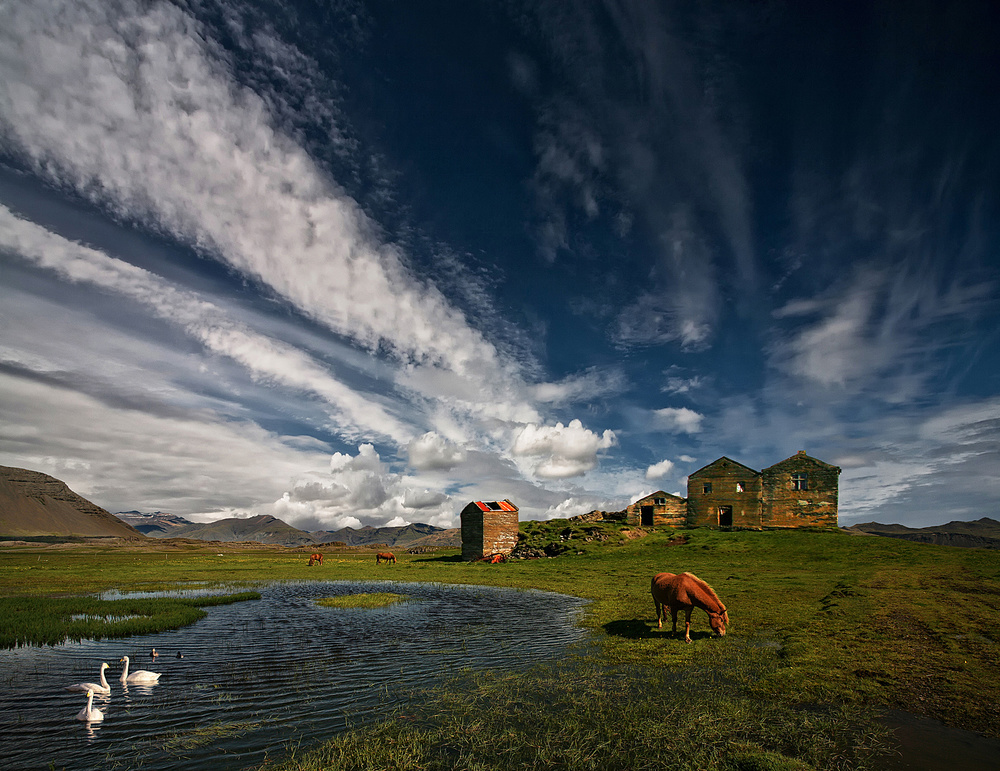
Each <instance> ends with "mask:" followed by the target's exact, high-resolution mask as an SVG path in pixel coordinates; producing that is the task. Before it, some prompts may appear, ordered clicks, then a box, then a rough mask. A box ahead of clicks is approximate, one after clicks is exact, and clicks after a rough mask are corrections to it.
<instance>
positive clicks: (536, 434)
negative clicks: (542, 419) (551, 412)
mask: <svg viewBox="0 0 1000 771" xmlns="http://www.w3.org/2000/svg"><path fill="white" fill-rule="evenodd" d="M616 443H617V438H616V437H615V433H614V431H611V430H605V431H604V433H603V434H597V433H594V432H593V431H591V430H590V429H587V428H584V427H583V424H582V423H581V422H580V421H579V420H571V421H570V422H569V425H565V426H564V425H563V424H562V423H556V424H555V425H554V426H538V425H534V424H531V425H527V426H524V427H523V428H522V429H521V430H520V431H519V432H518V434H517V436H516V437H515V439H514V445H513V447H512V448H511V452H513V454H514V455H515V456H518V457H525V456H527V457H539V456H542V460H540V461H539V462H538V463H537V464H536V465H535V467H534V473H535V476H538V477H541V478H543V479H565V478H568V477H574V476H581V475H583V474H585V473H586V472H588V471H590V470H591V469H592V468H594V466H596V465H597V454H598V452H600V451H601V450H606V449H608V448H609V447H612V446H614V445H615V444H616Z"/></svg>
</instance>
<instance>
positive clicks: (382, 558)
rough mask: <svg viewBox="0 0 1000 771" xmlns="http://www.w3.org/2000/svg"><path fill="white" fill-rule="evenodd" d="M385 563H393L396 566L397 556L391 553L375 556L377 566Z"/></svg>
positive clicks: (383, 552) (385, 552)
mask: <svg viewBox="0 0 1000 771" xmlns="http://www.w3.org/2000/svg"><path fill="white" fill-rule="evenodd" d="M383 562H391V563H393V564H394V565H395V564H396V555H395V554H393V553H392V552H391V551H380V552H379V553H378V554H376V555H375V564H376V565H381V564H382V563H383Z"/></svg>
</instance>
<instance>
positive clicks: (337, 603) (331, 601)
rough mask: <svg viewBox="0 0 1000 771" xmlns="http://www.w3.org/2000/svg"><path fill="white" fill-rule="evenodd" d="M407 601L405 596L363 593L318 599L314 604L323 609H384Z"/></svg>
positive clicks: (391, 593)
mask: <svg viewBox="0 0 1000 771" xmlns="http://www.w3.org/2000/svg"><path fill="white" fill-rule="evenodd" d="M409 599H410V597H408V596H407V595H405V594H395V593H394V592H365V593H361V594H344V595H341V596H339V597H319V598H317V600H316V604H317V605H322V606H323V607H325V608H385V607H388V606H389V605H395V604H396V603H397V602H404V601H406V600H409Z"/></svg>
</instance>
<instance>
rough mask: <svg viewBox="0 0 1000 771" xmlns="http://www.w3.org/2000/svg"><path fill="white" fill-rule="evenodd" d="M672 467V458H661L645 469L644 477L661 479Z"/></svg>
mask: <svg viewBox="0 0 1000 771" xmlns="http://www.w3.org/2000/svg"><path fill="white" fill-rule="evenodd" d="M673 468H674V462H673V461H672V460H661V461H660V462H659V463H654V464H653V465H652V466H650V467H649V468H647V469H646V479H663V477H665V476H667V474H669V473H670V472H671V471H672V470H673Z"/></svg>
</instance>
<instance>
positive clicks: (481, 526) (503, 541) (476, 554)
mask: <svg viewBox="0 0 1000 771" xmlns="http://www.w3.org/2000/svg"><path fill="white" fill-rule="evenodd" d="M517 512H518V509H517V506H515V505H514V504H513V503H511V502H510V501H509V500H507V499H504V500H502V501H472V502H471V503H470V504H469V505H468V506H466V507H465V508H464V509H462V513H461V515H460V517H461V520H462V559H464V560H467V561H470V562H471V561H473V560H478V559H482V558H483V557H489V556H491V555H493V554H510V553H511V552H512V551H513V550H514V547H515V546H517V531H518V523H519V520H518V515H517Z"/></svg>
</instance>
